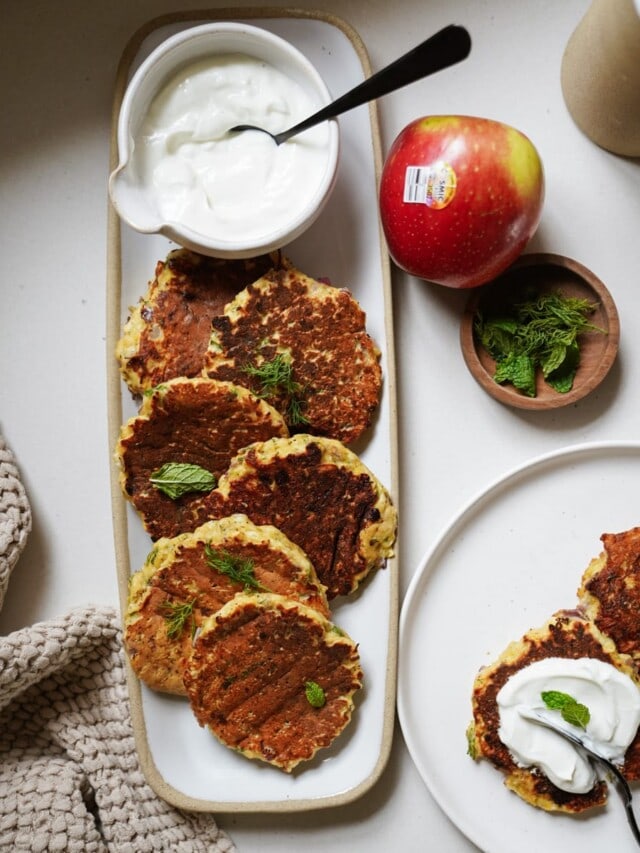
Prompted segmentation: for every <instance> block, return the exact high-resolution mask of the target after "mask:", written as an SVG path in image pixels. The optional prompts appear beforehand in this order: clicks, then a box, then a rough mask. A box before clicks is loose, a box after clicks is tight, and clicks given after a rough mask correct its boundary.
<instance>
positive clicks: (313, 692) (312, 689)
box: [304, 681, 327, 708]
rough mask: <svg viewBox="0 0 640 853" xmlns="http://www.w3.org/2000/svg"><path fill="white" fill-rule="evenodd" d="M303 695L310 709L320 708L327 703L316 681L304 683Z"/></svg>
mask: <svg viewBox="0 0 640 853" xmlns="http://www.w3.org/2000/svg"><path fill="white" fill-rule="evenodd" d="M304 694H305V696H306V697H307V702H308V703H309V704H310V705H311V707H312V708H322V706H323V705H324V704H325V702H326V701H327V697H326V696H325V693H324V690H323V689H322V687H320V685H319V684H318V683H317V682H316V681H305V683H304Z"/></svg>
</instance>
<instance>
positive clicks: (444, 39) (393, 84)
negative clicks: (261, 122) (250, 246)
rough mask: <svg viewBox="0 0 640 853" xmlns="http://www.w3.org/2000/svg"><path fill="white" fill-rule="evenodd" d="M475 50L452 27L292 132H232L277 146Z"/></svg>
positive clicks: (463, 31) (464, 35) (246, 126)
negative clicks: (266, 139) (260, 137)
mask: <svg viewBox="0 0 640 853" xmlns="http://www.w3.org/2000/svg"><path fill="white" fill-rule="evenodd" d="M470 50H471V37H470V35H469V33H468V32H467V30H466V29H465V28H464V27H460V26H457V25H456V24H449V26H447V27H445V28H444V29H442V30H439V31H438V32H437V33H436V34H435V35H433V36H431V38H428V39H427V40H426V41H423V42H422V43H421V44H419V45H418V46H417V47H414V48H413V50H410V51H409V52H408V53H405V54H404V55H403V56H401V57H400V58H399V59H396V60H395V61H394V62H392V63H391V64H390V65H387V66H386V68H382V69H381V70H380V71H378V72H376V73H375V74H373V75H372V76H371V77H368V78H367V79H366V80H365V81H364V82H363V83H359V84H358V85H357V86H356V87H355V88H354V89H351V90H350V91H349V92H346V93H345V94H344V95H342V96H341V97H340V98H338V99H337V100H335V101H333V102H332V103H331V104H328V105H327V106H326V107H323V108H322V109H321V110H319V111H318V112H317V113H314V114H313V115H312V116H309V118H307V119H304V121H301V122H300V123H299V124H296V125H295V126H294V127H291V128H289V130H283V131H282V132H281V133H270V132H269V131H268V130H265V129H264V128H263V127H255V126H254V125H251V124H238V125H236V126H235V127H232V128H231V129H230V131H231V132H234V133H235V132H239V131H242V130H261V131H262V132H263V133H267V134H268V135H269V136H271V137H272V139H273V140H274V142H275V143H276V145H280V143H281V142H285V140H287V139H289V138H290V137H292V136H294V135H295V134H296V133H301V131H303V130H307V129H308V128H310V127H314V126H315V125H316V124H320V122H322V121H326V119H329V118H335V117H336V116H339V115H341V114H342V113H344V112H347V110H351V109H353V108H354V107H359V106H360V105H361V104H366V103H367V102H368V101H373V100H375V99H376V98H381V97H382V96H383V95H387V94H388V93H389V92H394V91H395V90H396V89H400V88H402V87H403V86H406V85H408V84H409V83H415V82H416V80H421V79H422V78H423V77H427V76H428V75H429V74H433V73H435V72H436V71H441V70H442V69H443V68H448V67H449V66H450V65H454V64H455V63H456V62H461V61H462V60H463V59H466V57H467V56H468V55H469V51H470Z"/></svg>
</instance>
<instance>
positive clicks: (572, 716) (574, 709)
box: [540, 690, 591, 729]
mask: <svg viewBox="0 0 640 853" xmlns="http://www.w3.org/2000/svg"><path fill="white" fill-rule="evenodd" d="M540 695H541V697H542V701H543V702H544V704H545V705H546V706H547V708H550V709H551V710H552V711H560V714H561V716H562V719H563V720H564V721H565V722H567V723H570V725H572V726H577V727H578V728H580V729H586V727H587V723H588V722H589V720H590V719H591V714H590V712H589V709H588V708H587V706H586V705H583V704H582V703H581V702H578V701H577V700H576V699H574V697H573V696H571V695H570V694H569V693H563V692H562V691H560V690H544V691H543V692H542V693H541V694H540Z"/></svg>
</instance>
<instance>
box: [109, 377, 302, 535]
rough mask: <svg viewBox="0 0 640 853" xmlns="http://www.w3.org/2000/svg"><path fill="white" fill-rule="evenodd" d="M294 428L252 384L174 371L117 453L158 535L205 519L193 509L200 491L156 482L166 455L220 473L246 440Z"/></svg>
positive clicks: (131, 491)
mask: <svg viewBox="0 0 640 853" xmlns="http://www.w3.org/2000/svg"><path fill="white" fill-rule="evenodd" d="M287 434H288V431H287V427H286V425H285V423H284V421H283V419H282V418H281V416H280V415H279V414H278V413H277V412H276V410H275V409H273V408H272V407H271V406H269V405H268V404H267V403H266V402H264V401H263V400H259V399H257V398H256V397H255V396H254V395H253V394H251V393H249V392H247V390H246V389H245V388H240V387H237V386H233V385H232V384H231V383H226V382H216V381H214V380H210V379H205V378H193V379H187V378H178V379H173V380H171V381H169V382H167V383H164V384H163V385H160V386H158V387H157V388H156V389H154V391H153V393H152V394H151V395H149V396H147V397H145V400H144V402H143V406H142V408H141V410H140V414H139V415H138V416H137V417H135V418H132V419H131V420H129V421H128V422H127V423H126V424H124V425H123V427H122V429H121V431H120V438H119V441H118V445H117V448H116V457H117V461H118V464H119V466H120V473H121V476H120V484H121V488H122V492H123V494H124V496H125V497H126V498H127V499H128V500H129V501H131V503H132V504H133V506H134V507H135V509H136V510H137V512H138V513H139V514H140V516H141V518H142V521H143V523H144V526H145V528H146V530H147V532H148V533H149V535H150V536H151V538H152V539H158V538H159V537H161V536H176V535H177V534H179V533H182V532H185V531H191V530H194V529H195V528H196V527H197V526H198V524H199V523H200V521H201V520H199V519H198V518H196V516H195V510H194V507H195V506H196V505H198V503H199V502H200V501H201V499H202V495H201V493H189V494H186V495H184V496H182V497H180V498H177V499H175V500H174V499H172V498H170V497H167V496H166V495H164V494H163V493H162V492H160V491H159V490H158V489H156V488H155V487H154V486H153V485H152V484H151V482H150V476H151V474H152V473H153V472H154V471H157V470H158V469H159V468H160V467H161V466H162V465H163V464H165V463H167V462H181V463H190V464H194V465H199V466H201V467H202V468H205V469H206V470H207V471H209V472H210V473H211V474H213V475H214V476H215V477H216V478H219V477H220V475H221V474H222V473H223V472H224V471H225V470H226V469H227V467H228V465H229V462H230V461H231V459H232V458H233V456H234V454H235V453H237V452H238V450H240V449H241V448H242V447H245V446H246V445H248V444H251V443H252V442H255V441H260V440H264V439H267V438H270V437H272V436H286V435H287ZM229 514H230V513H225V515H229ZM204 520H206V519H202V521H204Z"/></svg>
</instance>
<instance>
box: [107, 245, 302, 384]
mask: <svg viewBox="0 0 640 853" xmlns="http://www.w3.org/2000/svg"><path fill="white" fill-rule="evenodd" d="M283 263H286V261H284V259H283V258H282V257H281V255H280V253H279V252H275V253H273V254H271V255H260V256H259V257H257V258H249V259H247V260H233V261H230V260H220V259H218V258H209V257H206V256H205V255H199V254H196V253H195V252H190V251H189V250H188V249H175V250H174V251H173V252H170V253H169V255H168V256H167V258H166V259H165V260H164V261H158V263H157V265H156V271H155V278H154V279H153V280H152V281H150V282H149V285H148V288H147V292H146V294H145V295H144V296H143V297H142V298H141V299H140V300H139V302H138V303H137V305H134V306H132V307H131V309H130V314H129V317H128V319H127V322H126V323H125V325H124V329H123V333H122V337H121V339H120V340H119V341H118V344H117V347H116V357H117V358H118V361H119V363H120V371H121V373H122V378H123V379H124V381H125V382H126V384H127V386H128V388H129V389H130V391H131V392H132V393H133V394H134V395H136V396H137V395H140V394H143V393H144V392H145V391H148V390H149V389H151V388H154V387H155V386H156V385H159V384H160V382H165V381H166V380H167V379H173V378H174V377H175V376H197V375H198V374H200V373H202V368H203V365H204V358H205V354H206V352H207V349H208V347H209V339H210V337H211V318H212V317H215V316H216V315H218V314H222V312H223V311H224V306H225V305H226V304H227V302H230V301H231V300H232V299H233V298H234V296H235V295H236V294H237V293H238V292H239V291H240V290H242V289H243V288H244V287H246V286H247V285H248V284H250V283H251V282H252V281H255V280H256V279H257V278H260V276H262V275H264V273H266V272H267V271H268V270H270V269H271V268H278V267H279V266H280V265H281V264H283Z"/></svg>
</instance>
